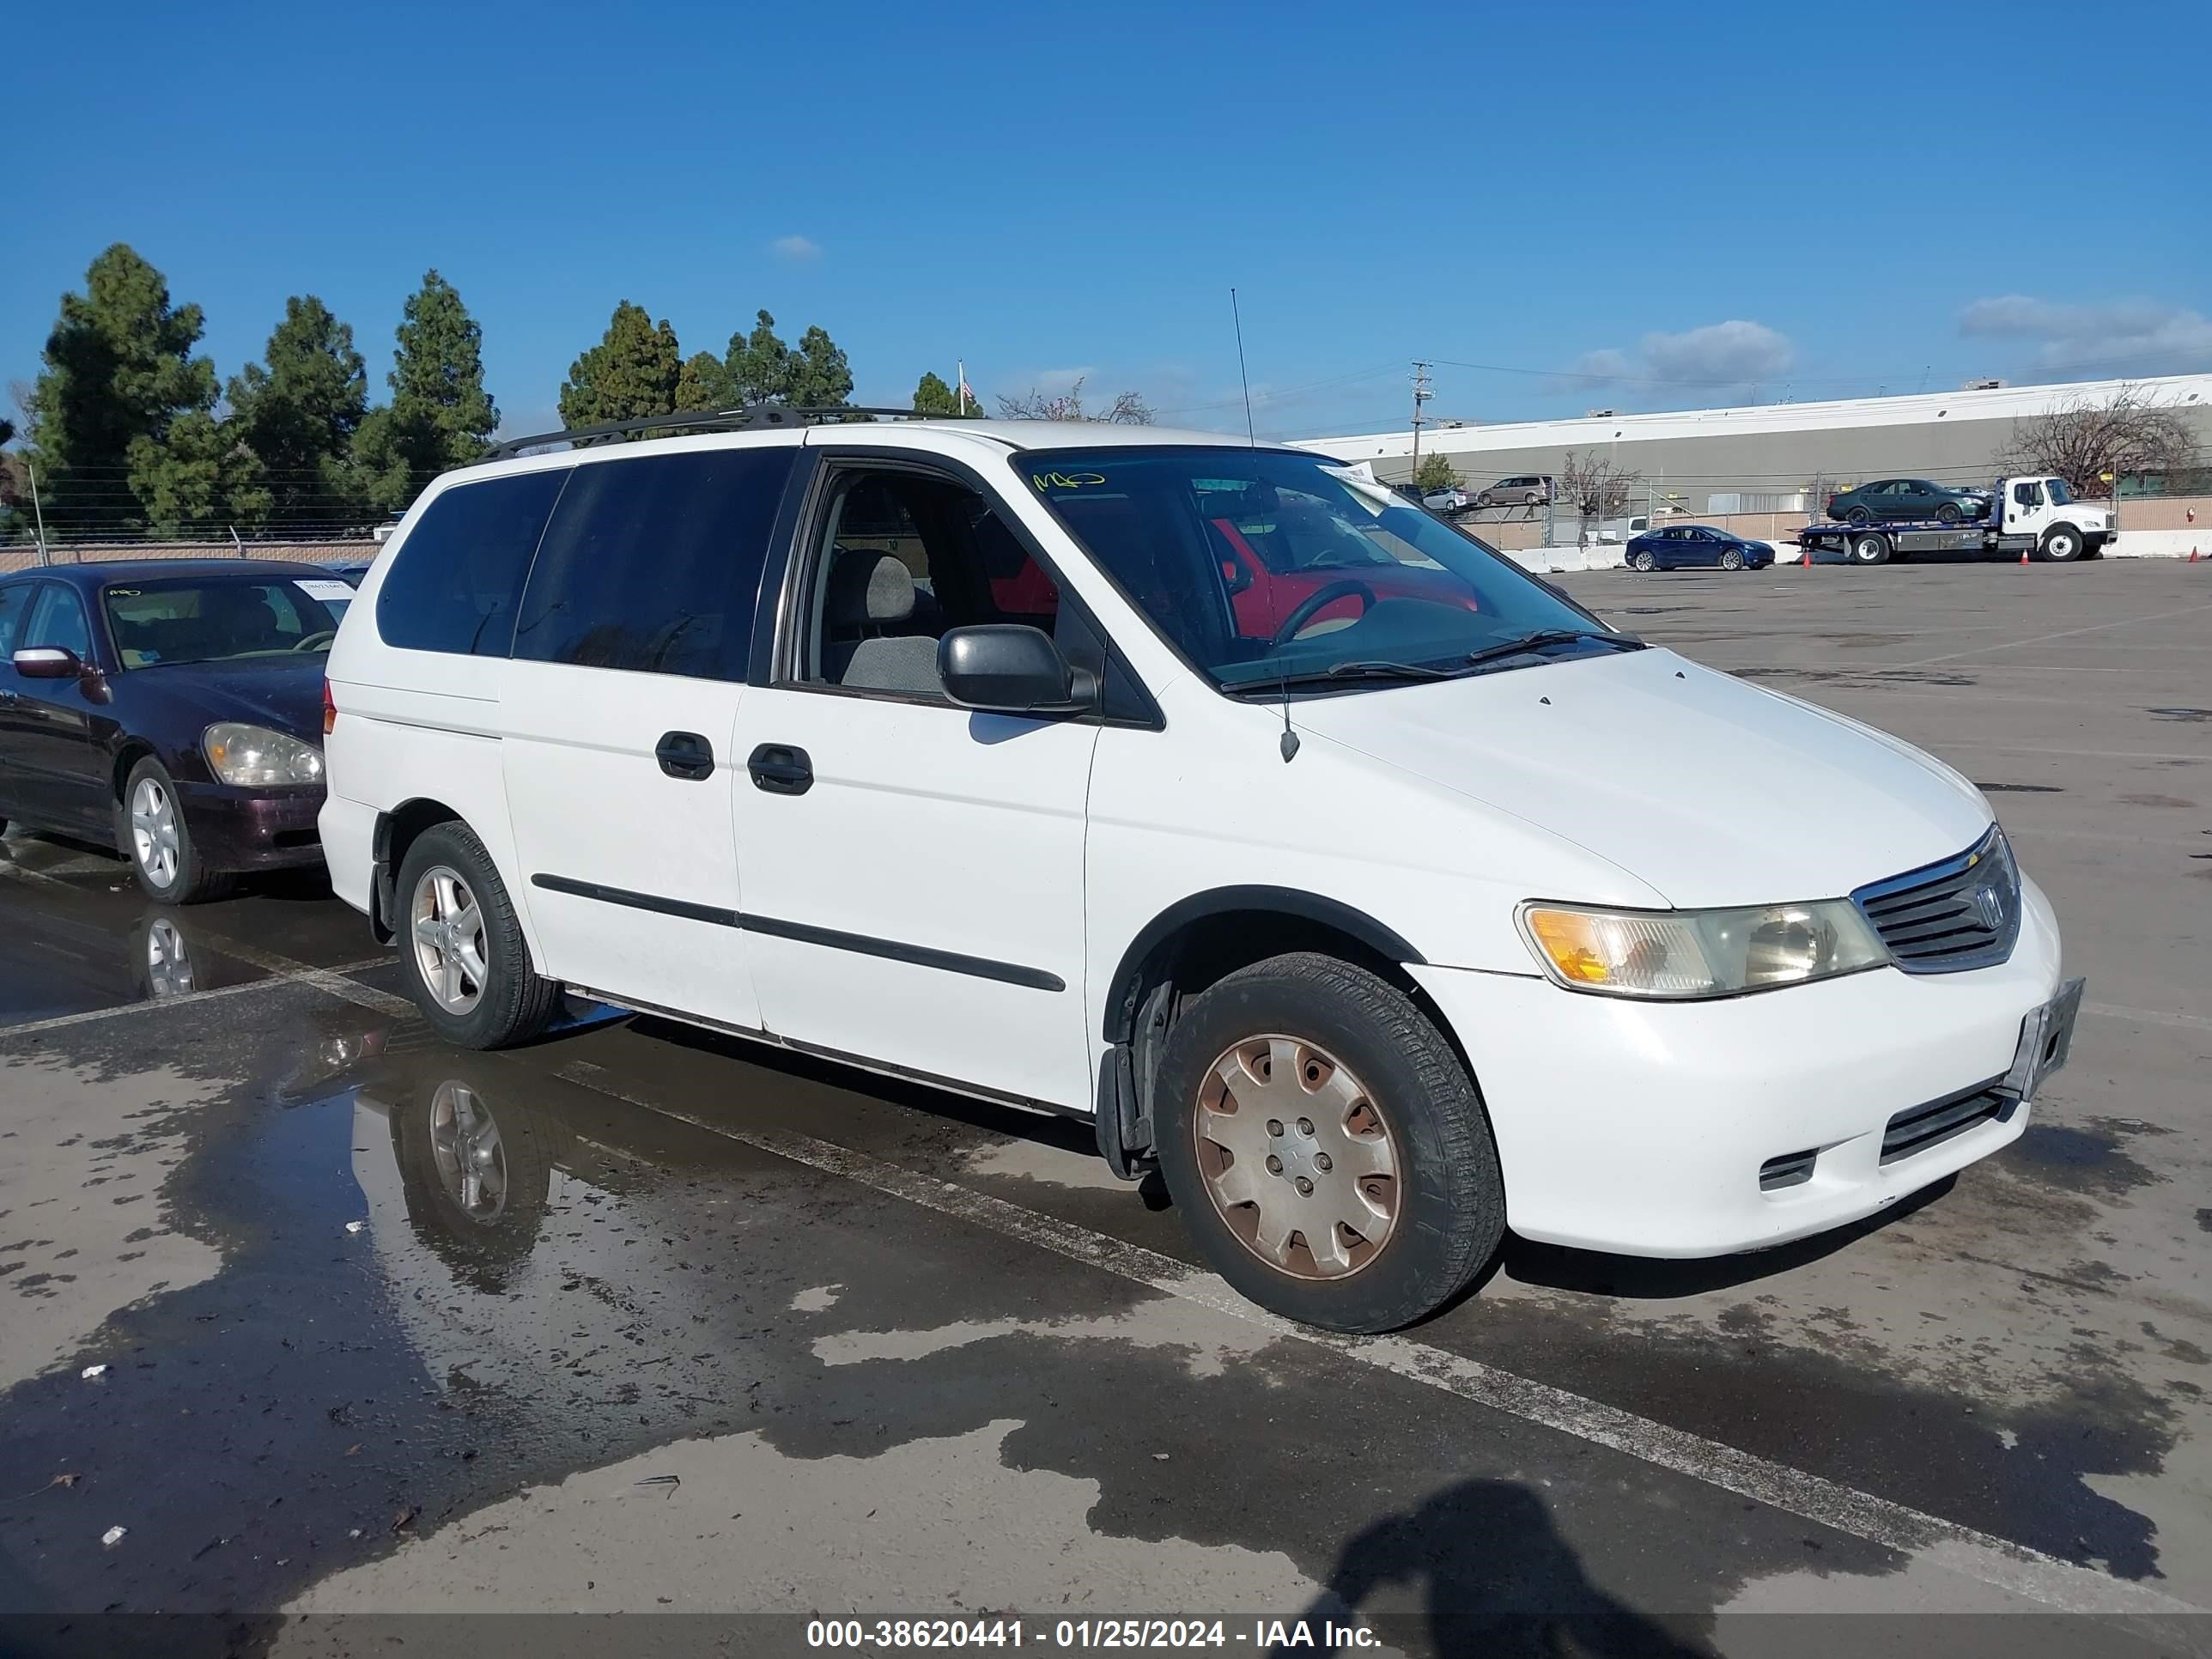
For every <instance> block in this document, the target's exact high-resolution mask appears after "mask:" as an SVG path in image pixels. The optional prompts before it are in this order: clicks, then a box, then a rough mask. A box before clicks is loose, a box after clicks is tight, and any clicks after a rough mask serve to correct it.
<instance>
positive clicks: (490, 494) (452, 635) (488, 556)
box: [376, 467, 574, 657]
mask: <svg viewBox="0 0 2212 1659" xmlns="http://www.w3.org/2000/svg"><path fill="white" fill-rule="evenodd" d="M571 471H574V469H573V468H569V467H554V468H548V469H546V470H544V471H537V472H516V473H510V474H508V475H507V476H506V477H498V478H487V479H485V480H483V482H482V483H465V484H457V485H455V486H454V487H453V488H452V489H448V490H447V491H446V492H445V493H444V494H442V495H439V496H438V497H437V498H436V499H435V501H432V502H431V503H430V504H429V506H428V507H425V508H423V510H422V517H421V518H420V519H419V520H416V524H415V527H414V528H413V529H412V530H410V531H409V532H407V536H406V538H405V539H404V541H402V542H401V543H400V544H399V547H398V550H397V551H396V552H395V553H393V554H392V568H391V569H390V570H389V571H387V572H386V574H385V578H384V586H383V588H382V589H381V590H380V592H378V594H377V599H376V631H377V632H378V634H380V635H382V636H383V639H384V642H385V643H386V645H392V646H398V647H401V648H402V649H404V650H409V651H443V652H447V653H453V654H455V655H459V656H477V657H504V656H506V655H507V653H508V651H509V649H510V648H511V647H513V642H514V617H515V611H516V609H517V607H518V605H519V603H520V599H521V597H522V585H523V581H524V579H525V578H526V576H527V575H528V574H529V571H530V560H531V556H532V554H534V553H535V552H536V551H537V550H538V539H539V538H541V537H542V536H543V535H544V533H545V521H546V520H547V519H548V518H550V516H551V515H552V512H553V503H554V502H555V501H558V500H559V499H560V496H561V489H562V485H563V484H565V483H567V482H568V476H569V473H570V472H571Z"/></svg>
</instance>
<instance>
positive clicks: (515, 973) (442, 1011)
mask: <svg viewBox="0 0 2212 1659" xmlns="http://www.w3.org/2000/svg"><path fill="white" fill-rule="evenodd" d="M393 891H394V893H395V894H396V896H397V901H398V911H399V914H398V916H397V917H396V918H395V921H396V922H397V925H398V932H399V958H400V961H401V962H402V963H404V964H405V965H406V972H407V988H408V992H409V994H410V995H411V996H413V998H414V999H415V1003H416V1006H417V1007H419V1008H420V1009H422V1017H423V1018H425V1019H427V1020H428V1021H429V1022H430V1024H431V1026H432V1028H433V1029H434V1030H436V1031H437V1033H438V1035H439V1036H442V1037H443V1038H445V1040H446V1041H447V1042H450V1043H453V1045H454V1046H455V1047H457V1048H512V1047H513V1046H514V1045H515V1044H517V1043H521V1042H529V1041H530V1040H531V1039H532V1038H533V1037H536V1036H539V1035H540V1034H542V1033H543V1032H544V1030H545V1027H546V1025H547V1024H548V1023H549V1022H550V1020H551V1019H552V1018H553V1012H554V1009H555V1008H556V1006H558V1004H559V1002H560V1000H561V987H559V986H557V985H556V984H555V983H554V982H553V981H551V980H550V979H546V978H544V977H543V976H542V975H539V974H538V970H537V969H536V967H535V965H534V964H533V963H532V962H531V960H530V946H529V945H528V944H527V943H526V941H525V940H524V939H523V937H522V924H521V923H520V921H518V920H517V919H516V917H515V914H514V903H513V900H511V899H510V898H508V896H507V885H506V884H505V883H503V882H502V881H501V880H500V878H499V872H498V871H497V870H496V869H495V868H494V867H493V865H492V861H491V855H490V854H489V853H487V852H485V851H484V848H483V842H480V841H478V840H477V838H476V836H475V834H474V832H473V831H471V829H469V827H468V826H467V825H466V824H465V823H441V824H439V825H437V826H436V827H435V828H433V829H426V830H424V831H423V832H422V834H421V835H420V836H416V839H415V842H414V844H413V845H412V846H410V848H408V849H407V856H406V857H405V858H404V860H401V861H400V866H399V879H398V882H397V883H395V884H394V887H393ZM441 922H443V923H447V924H451V931H447V932H446V933H443V935H442V936H436V935H437V931H438V930H437V928H436V926H435V924H438V923H441ZM423 924H430V927H428V931H426V930H425V927H424V926H423ZM448 964H450V965H451V967H452V970H453V971H452V972H451V973H450V974H448V973H447V971H446V969H447V965H448ZM433 975H435V978H436V983H435V984H434V983H433V982H432V981H433Z"/></svg>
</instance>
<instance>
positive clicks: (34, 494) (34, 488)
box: [23, 455, 54, 564]
mask: <svg viewBox="0 0 2212 1659" xmlns="http://www.w3.org/2000/svg"><path fill="white" fill-rule="evenodd" d="M23 471H26V472H27V473H29V474H30V475H31V516H32V518H33V519H34V520H36V521H37V523H38V526H39V562H40V564H52V562H54V561H53V556H52V555H51V554H50V553H48V552H47V551H46V508H44V507H40V505H39V469H38V468H37V467H35V466H33V465H31V458H30V457H29V456H28V455H26V456H24V457H23Z"/></svg>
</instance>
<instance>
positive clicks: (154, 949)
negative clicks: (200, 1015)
mask: <svg viewBox="0 0 2212 1659" xmlns="http://www.w3.org/2000/svg"><path fill="white" fill-rule="evenodd" d="M146 983H147V986H148V987H149V989H150V990H151V991H152V992H153V994H155V996H157V997H180V996H183V995H184V994H185V993H187V992H189V991H190V990H191V988H192V959H191V955H190V953H189V952H187V951H185V936H184V935H183V934H182V933H179V932H178V931H177V924H176V923H174V922H173V921H170V920H169V919H168V918H167V916H157V917H155V919H154V921H153V922H152V924H151V925H150V926H149V927H147V929H146Z"/></svg>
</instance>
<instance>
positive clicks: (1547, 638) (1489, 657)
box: [1462, 628, 1644, 668]
mask: <svg viewBox="0 0 2212 1659" xmlns="http://www.w3.org/2000/svg"><path fill="white" fill-rule="evenodd" d="M1582 640H1594V641H1597V642H1598V643H1599V644H1601V645H1610V646H1614V647H1618V648H1619V649H1620V650H1623V651H1641V650H1643V649H1644V641H1641V640H1637V639H1631V638H1630V637H1629V636H1628V635H1626V634H1602V633H1600V632H1599V631H1598V630H1597V629H1592V628H1540V629H1537V630H1536V631H1535V632H1534V633H1533V634H1523V635H1521V636H1520V637H1519V638H1518V639H1511V640H1501V641H1498V643H1497V644H1496V645H1486V646H1484V647H1482V649H1481V650H1480V651H1475V652H1470V653H1468V655H1467V656H1466V657H1465V658H1464V659H1462V660H1463V661H1464V662H1465V663H1466V664H1467V665H1468V667H1470V668H1473V667H1475V666H1477V665H1480V664H1482V663H1486V662H1498V661H1500V660H1502V659H1504V658H1507V657H1519V656H1525V655H1527V654H1528V653H1530V652H1532V651H1541V650H1542V649H1543V648H1544V647H1546V646H1549V645H1573V644H1575V643H1577V641H1582Z"/></svg>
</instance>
